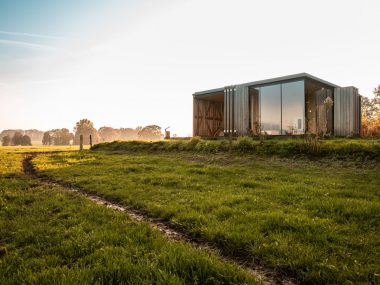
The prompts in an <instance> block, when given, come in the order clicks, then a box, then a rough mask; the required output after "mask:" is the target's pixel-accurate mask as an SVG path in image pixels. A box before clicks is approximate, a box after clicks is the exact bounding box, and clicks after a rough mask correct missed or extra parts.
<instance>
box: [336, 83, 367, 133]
mask: <svg viewBox="0 0 380 285" xmlns="http://www.w3.org/2000/svg"><path fill="white" fill-rule="evenodd" d="M334 98H335V102H334V134H335V135H336V136H358V135H360V121H361V110H360V95H359V93H358V89H357V88H355V87H352V86H350V87H340V88H335V89H334Z"/></svg>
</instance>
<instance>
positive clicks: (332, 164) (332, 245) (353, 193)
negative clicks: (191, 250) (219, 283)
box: [34, 140, 380, 284]
mask: <svg viewBox="0 0 380 285" xmlns="http://www.w3.org/2000/svg"><path fill="white" fill-rule="evenodd" d="M186 143H187V144H188V143H189V142H186ZM186 143H185V144H186ZM190 143H191V142H190ZM198 143H199V142H198ZM198 143H197V144H198ZM204 143H206V144H207V143H208V142H201V144H204ZM213 143H214V142H211V144H213ZM227 143H228V142H227ZM239 143H240V144H242V143H241V142H239V141H238V142H236V144H237V145H238V144H239ZM281 143H282V142H281ZM215 144H224V142H216V143H215ZM244 144H245V142H244ZM253 144H256V142H255V143H253ZM270 144H271V146H270V149H272V150H274V149H275V147H274V146H273V144H274V143H270ZM327 144H328V145H330V146H329V147H328V149H334V148H335V149H336V150H337V151H338V153H340V155H339V156H336V157H335V159H333V160H332V159H328V158H326V156H324V155H322V156H323V157H324V158H323V159H320V160H310V159H307V158H298V159H292V158H284V155H277V156H268V153H265V155H258V154H257V153H254V154H252V152H254V151H249V150H248V151H247V152H246V154H244V153H242V152H240V153H237V152H227V153H226V152H222V151H219V153H217V154H215V153H213V152H204V151H195V152H194V151H181V150H179V149H175V151H169V149H170V148H171V147H172V146H168V145H165V144H164V143H153V144H151V145H149V144H147V143H130V146H131V147H130V148H128V147H127V144H125V143H122V144H121V145H119V146H118V145H117V143H114V144H106V145H104V147H102V146H98V147H96V148H95V149H97V151H85V152H82V153H79V152H70V153H62V154H47V155H39V156H38V157H36V158H35V159H34V163H35V166H36V167H37V168H38V170H39V172H40V173H42V174H44V175H47V176H49V177H52V178H54V179H56V180H61V181H64V182H66V183H71V184H75V185H78V186H80V187H81V188H83V189H84V190H86V191H89V192H93V193H97V194H99V195H101V196H103V197H106V198H108V199H113V200H116V201H118V202H121V203H125V204H126V205H133V206H134V207H135V208H138V209H141V210H143V211H145V212H147V213H149V214H150V215H152V216H155V217H161V218H163V219H165V220H167V221H169V222H170V223H171V224H172V225H174V226H175V227H177V228H180V229H183V230H185V231H187V232H188V233H189V234H190V235H192V236H194V237H197V238H199V239H204V240H206V241H208V242H210V243H212V244H214V245H215V246H217V247H218V248H220V249H221V250H222V251H223V252H224V253H225V254H228V255H231V256H235V257H239V258H242V259H244V260H246V261H247V262H250V261H253V262H255V263H260V264H262V265H264V266H266V267H270V268H274V269H276V270H277V271H280V272H283V273H285V274H287V275H290V276H294V277H295V278H296V279H297V280H298V281H299V282H301V283H314V284H321V283H373V284H376V283H377V284H379V283H380V275H379V274H380V262H379V260H380V254H379V253H380V230H379V224H380V199H379V196H380V187H379V185H380V175H379V170H380V165H379V163H378V157H371V156H370V155H371V153H375V155H376V152H377V151H378V144H379V142H378V141H361V140H356V141H354V142H352V141H348V142H344V141H343V142H338V143H337V144H334V142H328V143H327ZM178 145H179V143H178ZM242 145H243V144H242ZM337 145H338V146H337ZM339 145H341V146H342V145H343V147H341V146H339ZM347 145H348V146H347ZM360 145H362V146H363V147H362V148H361V147H360ZM110 146H112V147H110ZM136 146H137V147H136ZM157 146H160V147H157ZM160 148H162V149H164V151H162V150H160ZM290 149H292V148H290ZM342 149H343V150H342ZM352 149H354V151H352ZM102 150H111V151H112V152H110V151H102ZM114 151H117V153H115V152H114ZM281 152H283V149H282V150H281ZM344 153H345V155H343V154H344ZM357 154H360V155H357ZM368 155H369V157H368ZM314 156H315V155H314ZM305 157H307V156H305ZM339 157H344V158H347V159H346V160H343V161H342V160H339V159H338V158H339ZM358 158H359V159H358Z"/></svg>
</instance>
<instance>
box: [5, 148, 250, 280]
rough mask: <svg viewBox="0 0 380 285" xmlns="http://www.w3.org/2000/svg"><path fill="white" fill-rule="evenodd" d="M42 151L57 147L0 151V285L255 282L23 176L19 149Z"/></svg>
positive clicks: (143, 227)
mask: <svg viewBox="0 0 380 285" xmlns="http://www.w3.org/2000/svg"><path fill="white" fill-rule="evenodd" d="M67 148H68V147H67ZM50 150H62V148H17V149H16V148H10V147H1V148H0V284H256V283H257V282H256V281H255V280H254V279H253V278H252V276H251V275H250V274H248V273H247V272H245V271H243V270H242V269H239V268H237V267H236V266H234V265H231V264H227V263H225V262H222V261H220V260H219V259H218V257H217V256H216V255H215V254H212V253H210V252H207V251H204V250H196V249H194V248H192V247H191V246H188V245H186V244H184V243H182V242H177V241H169V240H167V239H166V238H164V237H163V236H162V234H161V233H160V232H159V231H157V230H153V229H152V228H151V227H150V226H149V225H148V224H146V223H144V222H134V221H132V220H130V219H129V218H128V217H127V216H126V215H125V214H123V213H119V212H115V211H113V210H111V209H108V208H106V207H104V206H100V205H96V204H95V203H93V202H91V201H89V200H87V199H86V198H82V197H80V196H78V195H77V194H73V193H69V192H67V191H64V190H63V189H62V188H61V187H58V186H57V187H51V186H47V185H44V184H41V182H38V181H35V180H33V179H31V178H30V177H27V176H26V175H24V174H23V172H22V164H21V161H22V160H23V158H24V157H25V152H36V151H38V152H41V151H50ZM51 155H52V154H51V153H50V154H46V156H44V158H47V157H49V158H52V157H53V156H51ZM78 155H79V156H78ZM81 155H82V154H78V152H66V153H65V154H64V155H63V157H73V158H74V157H82V156H81ZM85 156H86V157H87V155H85ZM83 159H84V160H85V161H90V160H91V159H88V158H86V159H85V158H84V157H83Z"/></svg>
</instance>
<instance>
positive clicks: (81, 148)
mask: <svg viewBox="0 0 380 285" xmlns="http://www.w3.org/2000/svg"><path fill="white" fill-rule="evenodd" d="M79 150H83V135H80V136H79Z"/></svg>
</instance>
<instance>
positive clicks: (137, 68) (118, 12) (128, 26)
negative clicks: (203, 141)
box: [0, 0, 380, 135]
mask: <svg viewBox="0 0 380 285" xmlns="http://www.w3.org/2000/svg"><path fill="white" fill-rule="evenodd" d="M379 3H380V1H377V0H362V1H347V0H346V1H343V0H336V1H327V0H320V1H301V0H289V1H280V0H279V1H274V0H268V1H248V0H246V1H245V0H236V1H222V0H218V1H217V0H208V1H207V0H192V1H186V0H182V1H180V0H177V1H175V0H162V1H153V0H150V1H122V0H119V1H116V0H113V1H109V0H108V1H100V0H65V1H58V0H56V1H54V0H50V1H49V0H34V1H33V0H24V1H22V0H9V1H5V0H0V130H2V129H6V128H23V129H26V128H38V129H42V130H47V129H51V128H60V127H68V128H70V129H72V127H73V126H74V124H75V122H76V121H77V120H79V119H81V118H84V117H87V118H89V119H91V120H92V121H93V122H94V123H95V126H96V127H101V126H104V125H107V126H113V127H136V126H138V125H147V124H152V123H156V124H159V125H161V126H162V127H166V126H172V132H174V133H178V134H179V135H190V134H191V126H192V96H191V94H192V93H193V92H195V91H198V90H203V89H209V88H214V87H221V86H224V85H229V84H235V83H242V82H248V81H254V80H260V79H266V78H271V77H276V76H282V75H287V74H292V73H299V72H308V73H310V74H313V75H315V76H318V77H321V78H323V79H326V80H328V81H331V82H333V83H336V84H338V85H342V86H347V85H354V86H356V87H358V88H359V90H360V92H361V94H363V95H367V96H372V92H371V91H372V89H373V88H374V87H375V86H376V85H377V84H380V58H379V50H380V38H379V27H380V23H379V21H380V20H379V16H378V15H380V4H379Z"/></svg>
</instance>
